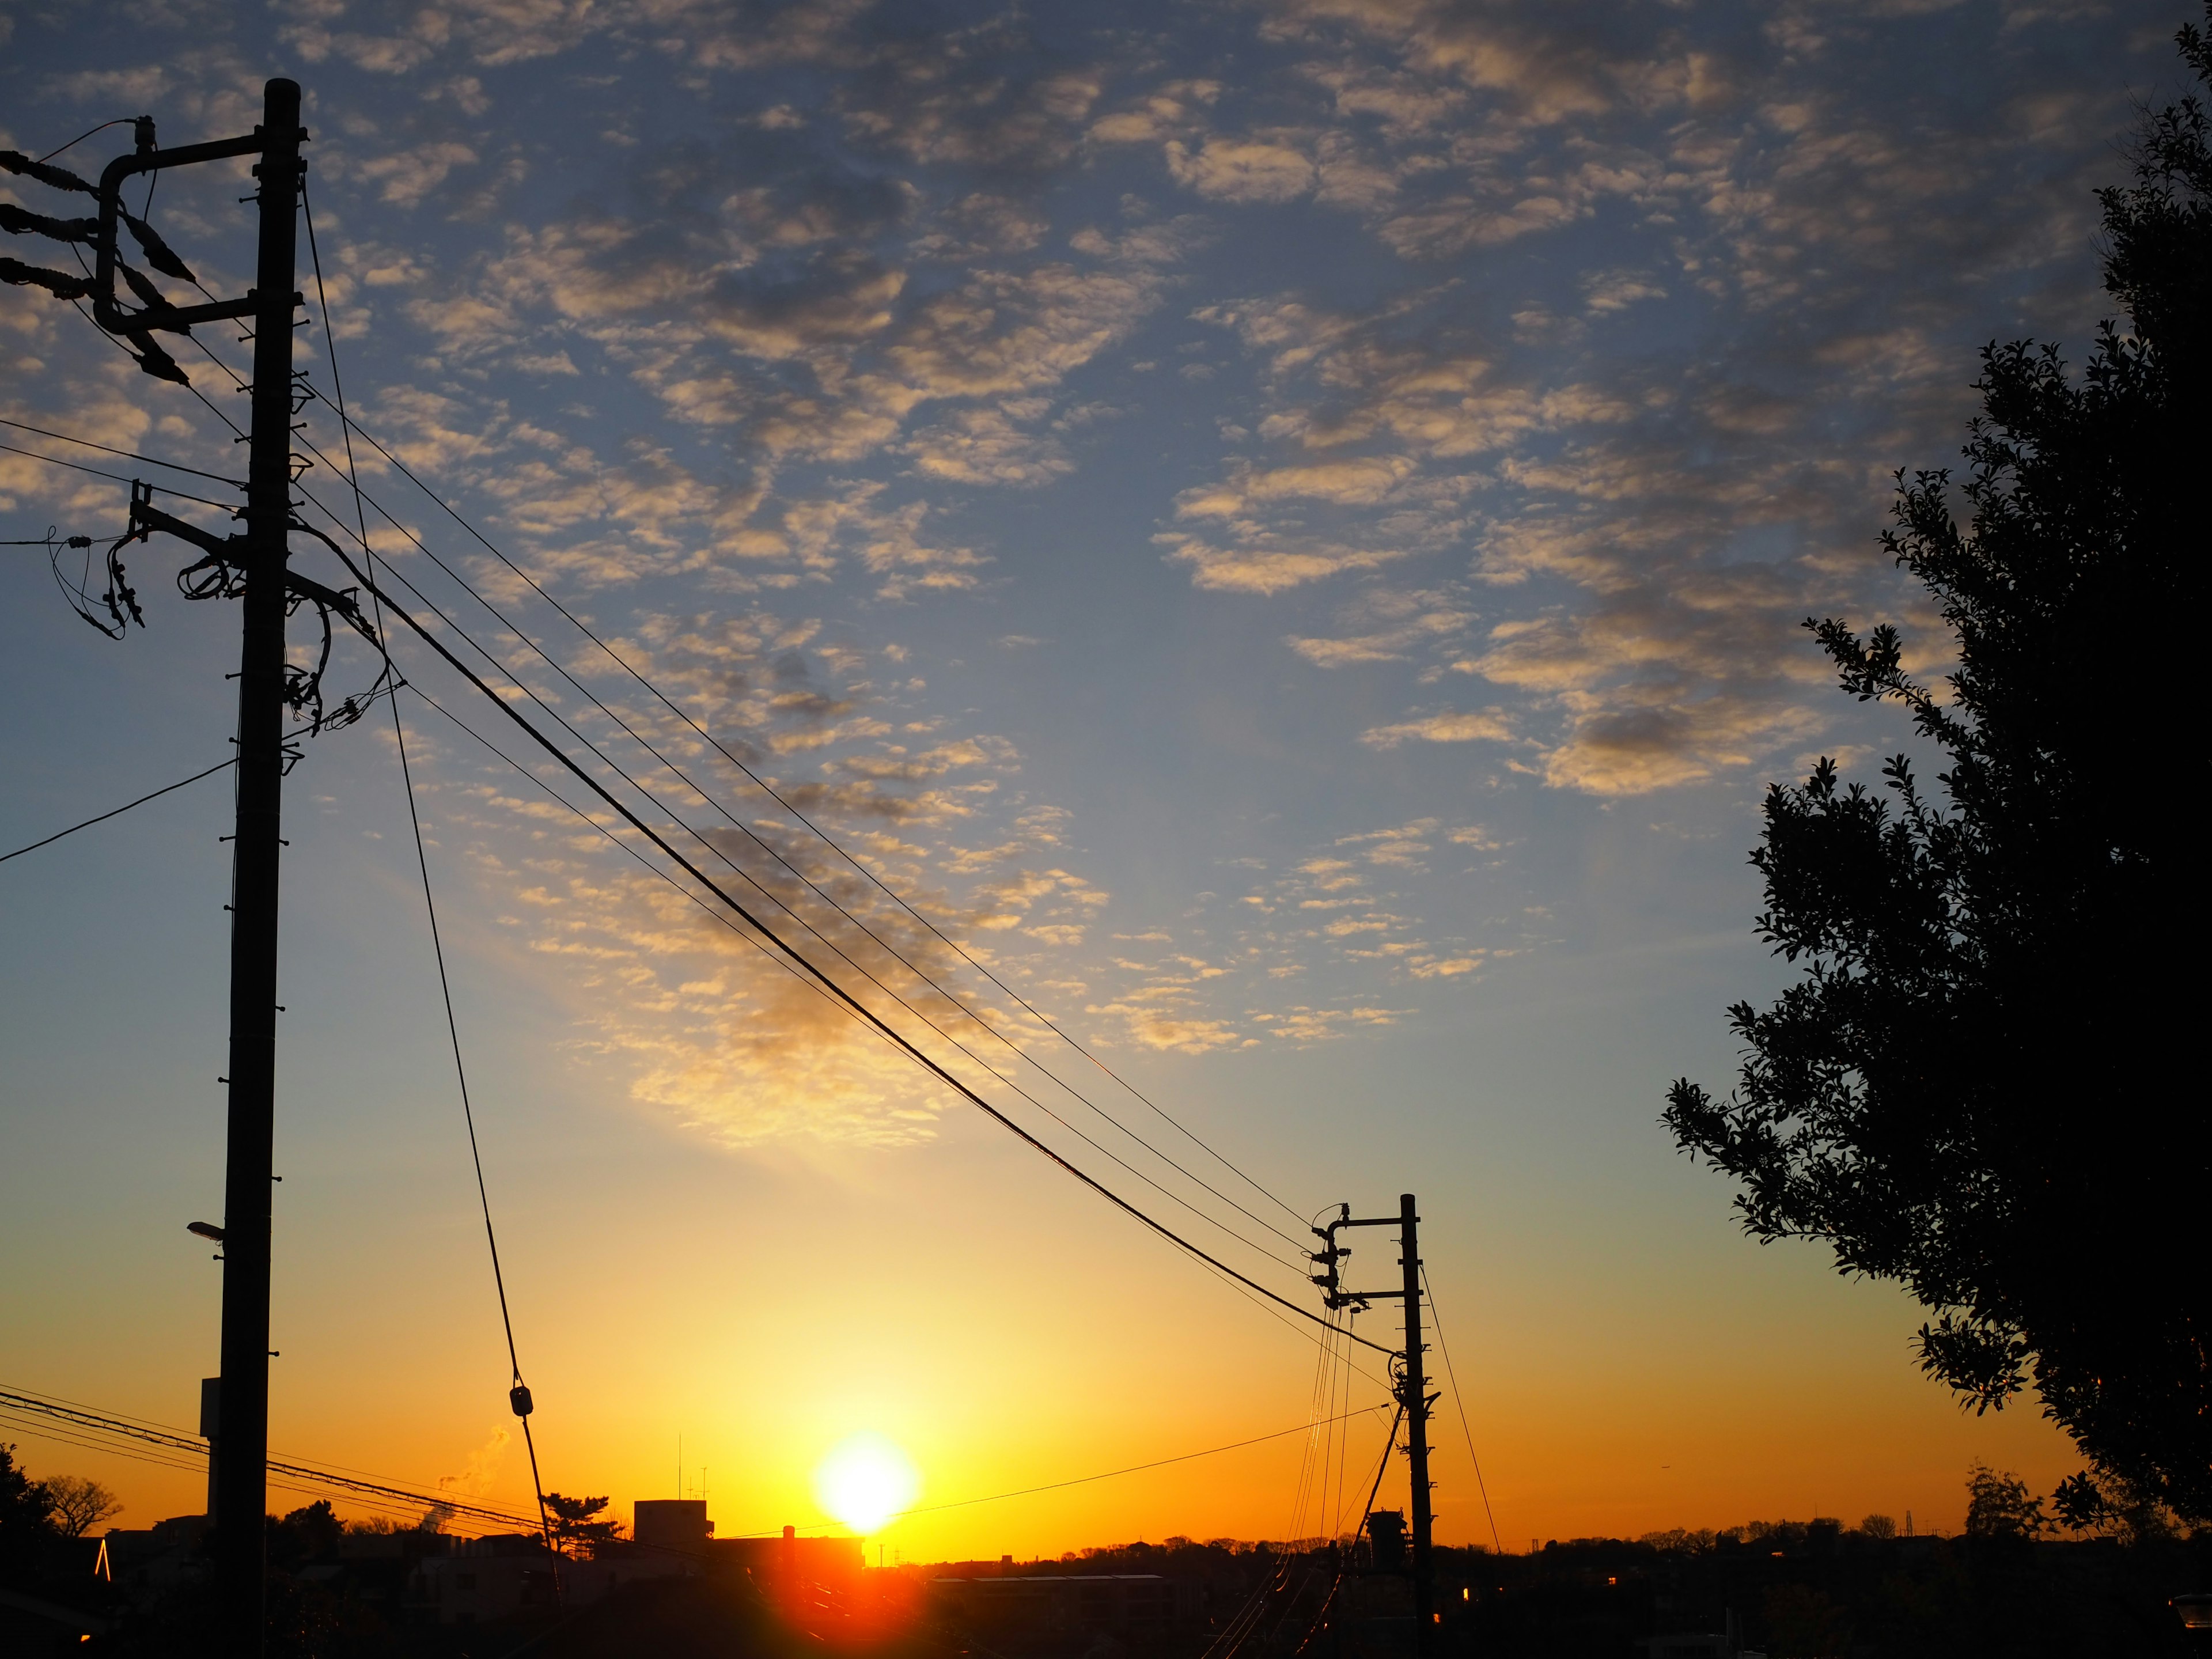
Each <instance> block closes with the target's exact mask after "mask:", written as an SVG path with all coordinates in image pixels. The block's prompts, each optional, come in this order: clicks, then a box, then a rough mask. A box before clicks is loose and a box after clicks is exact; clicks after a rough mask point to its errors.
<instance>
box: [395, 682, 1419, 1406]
mask: <svg viewBox="0 0 2212 1659" xmlns="http://www.w3.org/2000/svg"><path fill="white" fill-rule="evenodd" d="M406 689H407V690H410V691H411V692H413V693H414V694H415V695H416V696H417V697H420V698H421V699H422V701H423V702H424V703H426V704H428V706H429V707H430V708H432V709H434V710H435V711H436V712H437V713H438V714H441V715H443V716H444V717H445V718H446V720H447V721H449V722H450V723H451V724H452V725H453V726H454V727H455V728H456V729H457V730H459V732H461V733H462V734H463V735H464V736H465V737H467V738H470V739H471V741H472V742H474V743H475V744H477V746H478V747H480V748H482V749H483V750H485V752H487V753H488V754H489V755H491V756H492V757H494V758H495V759H497V760H500V761H503V762H504V763H506V764H507V766H508V767H509V768H511V769H513V771H514V772H515V773H517V774H518V775H520V776H521V777H523V778H524V779H526V781H529V782H530V783H532V784H533V785H535V786H536V787H537V788H538V790H540V791H541V792H542V793H544V795H545V796H546V797H547V798H548V799H550V800H552V801H553V802H554V803H555V804H556V805H559V806H561V807H562V808H564V809H565V810H567V811H568V812H570V813H572V814H573V815H574V817H576V819H577V821H578V822H579V823H582V824H583V825H584V826H585V828H586V829H591V830H592V831H594V832H595V833H597V834H598V835H599V836H602V837H604V838H605V840H606V842H608V843H609V844H610V845H611V846H612V847H614V848H617V850H618V851H620V852H622V853H624V854H628V855H629V857H630V858H632V859H635V860H636V861H637V863H638V864H639V865H640V866H642V867H643V868H644V869H645V870H646V871H647V872H648V873H650V874H651V875H653V877H655V878H657V879H659V880H660V881H662V882H665V884H667V885H668V886H669V887H670V889H671V890H673V891H674V892H676V893H677V894H678V895H679V896H682V897H683V898H684V899H685V900H686V901H688V902H690V903H691V904H693V905H696V907H697V908H699V910H700V911H701V912H702V913H703V914H704V915H706V916H708V918H709V919H710V920H712V921H714V923H715V924H716V925H717V926H719V927H724V928H726V929H727V930H728V931H729V932H730V933H732V935H733V936H735V937H736V938H738V939H743V940H744V942H745V943H746V944H747V945H750V946H751V947H752V948H753V949H754V950H756V951H759V952H760V953H761V954H762V955H763V956H764V957H767V958H768V959H769V960H770V961H771V962H774V963H775V964H776V966H777V967H779V968H780V969H782V970H783V971H784V972H785V973H787V974H788V975H791V976H792V977H793V979H794V980H796V981H798V982H799V983H800V984H802V985H805V987H807V989H809V990H810V991H811V992H812V993H813V994H815V995H817V996H818V997H820V998H822V999H823V1000H824V1001H825V1002H827V1003H829V1006H832V1007H834V1008H836V1010H837V1011H838V1012H840V1013H842V1014H843V1015H845V1016H846V1017H847V1018H850V1019H852V1020H854V1023H855V1024H860V1026H861V1028H862V1029H863V1030H867V1031H868V1033H869V1035H871V1036H876V1037H878V1038H881V1037H882V1035H883V1034H882V1033H881V1032H880V1031H878V1030H875V1029H874V1028H873V1027H872V1026H869V1025H868V1024H866V1022H865V1021H863V1020H861V1019H860V1017H859V1016H858V1015H856V1014H854V1012H853V1011H852V1010H851V1009H850V1008H848V1007H846V1006H844V1005H843V1004H842V1003H841V1002H839V1001H838V1000H836V998H834V997H832V996H831V995H830V994H829V992H827V991H825V990H823V988H822V987H821V985H820V984H819V983H817V981H815V980H813V979H811V978H810V977H809V976H808V975H805V974H802V973H800V972H799V969H796V968H794V967H793V966H792V964H791V963H790V962H789V961H788V960H787V958H785V957H781V956H780V955H778V954H777V953H776V952H775V951H771V950H769V947H768V946H767V945H763V943H762V942H761V941H760V940H759V939H756V938H754V937H753V936H752V935H751V934H750V933H747V932H745V930H744V928H743V927H741V926H739V925H738V923H737V922H735V921H732V920H731V919H730V917H729V916H728V915H726V913H725V912H723V911H721V910H719V909H717V908H715V907H714V906H713V905H711V904H709V903H708V902H707V901H706V900H705V899H703V898H702V897H700V896H699V895H698V894H697V893H696V892H694V891H692V890H691V889H690V888H689V887H686V886H685V885H684V884H683V883H682V882H680V881H678V880H677V879H676V878H675V877H674V876H672V875H671V874H669V873H668V872H667V871H665V870H664V869H662V868H661V867H660V866H659V865H657V864H655V863H654V862H653V860H651V859H649V858H647V857H646V855H645V854H642V853H641V852H639V851H638V849H637V848H635V847H634V846H632V845H631V844H630V843H629V842H626V841H624V840H623V838H622V837H621V836H618V835H617V834H616V833H615V832H614V831H613V830H612V829H609V828H608V827H607V826H606V825H605V824H604V823H600V822H599V820H598V819H597V818H595V817H592V815H591V814H590V813H589V812H586V811H584V809H583V808H582V807H580V806H579V805H576V804H575V803H574V801H572V800H570V799H568V797H567V796H565V795H563V794H562V793H561V792H560V791H559V790H557V789H556V788H554V787H552V785H550V783H548V782H546V781H545V780H544V778H541V777H539V776H538V775H537V774H536V773H535V772H532V770H531V769H529V768H528V767H527V766H525V765H524V764H523V763H521V762H520V761H519V760H517V759H515V758H514V757H513V756H512V755H510V754H508V753H507V751H506V750H503V749H501V747H500V746H499V745H498V744H495V743H494V742H493V741H492V740H491V739H490V738H487V737H485V736H484V734H483V732H479V731H477V729H476V728H475V727H474V726H471V725H470V724H469V723H468V722H467V721H466V720H463V719H462V718H461V717H460V716H459V714H455V713H454V712H453V710H452V709H450V708H447V707H446V706H445V705H444V704H443V703H441V702H439V701H438V700H437V699H436V698H435V697H434V696H431V695H430V694H429V693H428V692H427V691H425V690H423V689H422V687H421V686H419V685H416V684H413V683H412V682H410V683H409V684H408V685H407V688H406ZM1200 1265H1202V1266H1205V1267H1206V1271H1207V1272H1209V1273H1214V1274H1215V1276H1216V1277H1217V1278H1218V1279H1220V1280H1221V1282H1222V1283H1223V1284H1224V1285H1227V1286H1228V1287H1229V1288H1230V1289H1231V1290H1232V1291H1235V1292H1236V1293H1237V1295H1239V1296H1241V1297H1243V1298H1244V1299H1245V1300H1246V1301H1248V1302H1249V1303H1250V1304H1252V1305H1253V1306H1254V1307H1255V1308H1257V1309H1259V1310H1260V1311H1261V1313H1264V1314H1266V1315H1267V1316H1268V1317H1269V1318H1270V1319H1273V1320H1276V1321H1278V1322H1280V1323H1282V1324H1284V1325H1285V1326H1287V1327H1289V1328H1291V1330H1293V1331H1296V1332H1297V1334H1298V1337H1299V1339H1300V1340H1303V1341H1309V1342H1312V1343H1314V1344H1315V1345H1316V1346H1319V1345H1320V1344H1322V1342H1324V1341H1326V1340H1328V1339H1327V1338H1326V1337H1323V1336H1316V1335H1315V1334H1313V1333H1312V1332H1311V1331H1310V1330H1308V1329H1307V1328H1305V1327H1304V1326H1303V1325H1300V1324H1298V1323H1297V1322H1296V1321H1294V1320H1291V1319H1286V1318H1285V1317H1284V1316H1283V1314H1282V1313H1281V1311H1280V1310H1279V1308H1278V1307H1277V1305H1276V1304H1275V1299H1274V1298H1273V1297H1269V1298H1268V1299H1267V1300H1266V1301H1262V1300H1261V1298H1260V1297H1258V1296H1255V1295H1254V1294H1253V1293H1252V1291H1249V1290H1248V1289H1246V1288H1245V1286H1246V1285H1247V1283H1248V1281H1246V1280H1244V1279H1240V1278H1238V1277H1237V1275H1236V1274H1235V1273H1231V1272H1229V1271H1228V1270H1226V1269H1221V1270H1218V1271H1217V1270H1216V1269H1215V1268H1214V1267H1212V1265H1211V1264H1210V1263H1203V1262H1202V1263H1201V1264H1200ZM1262 1294H1263V1295H1264V1294H1265V1292H1262ZM1300 1311H1303V1310H1300ZM1369 1346H1373V1345H1371V1344H1370V1345H1369ZM1344 1364H1345V1366H1346V1370H1348V1371H1351V1372H1356V1373H1357V1374H1358V1375H1359V1376H1363V1377H1365V1378H1366V1379H1367V1380H1368V1381H1369V1382H1370V1383H1374V1384H1375V1385H1376V1387H1377V1388H1379V1389H1383V1390H1385V1391H1386V1392H1387V1391H1389V1389H1390V1388H1391V1384H1390V1383H1389V1382H1388V1381H1387V1380H1385V1379H1384V1378H1383V1377H1379V1376H1376V1374H1375V1373H1374V1372H1372V1371H1370V1370H1368V1369H1367V1368H1366V1367H1364V1365H1361V1364H1359V1363H1358V1361H1357V1360H1355V1359H1354V1358H1352V1352H1351V1350H1350V1348H1349V1347H1347V1348H1346V1350H1345V1354H1344Z"/></svg>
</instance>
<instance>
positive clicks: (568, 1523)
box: [545, 1492, 623, 1555]
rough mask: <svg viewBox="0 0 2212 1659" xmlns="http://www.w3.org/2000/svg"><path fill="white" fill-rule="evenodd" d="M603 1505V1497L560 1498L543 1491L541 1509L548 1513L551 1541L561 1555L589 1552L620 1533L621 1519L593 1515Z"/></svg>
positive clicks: (602, 1507) (555, 1493) (609, 1542)
mask: <svg viewBox="0 0 2212 1659" xmlns="http://www.w3.org/2000/svg"><path fill="white" fill-rule="evenodd" d="M606 1506H607V1500H606V1499H605V1498H564V1497H562V1495H561V1494H560V1493H559V1492H547V1493H546V1494H545V1509H546V1511H547V1513H548V1514H549V1515H550V1516H551V1517H552V1529H553V1541H554V1543H555V1544H556V1546H557V1547H559V1549H560V1551H561V1553H562V1554H563V1555H572V1554H575V1553H578V1552H582V1553H586V1554H589V1553H592V1552H593V1551H595V1550H597V1549H598V1548H599V1546H600V1545H602V1544H611V1543H612V1542H613V1541H615V1540H616V1539H617V1538H619V1537H621V1536H622V1531H623V1528H622V1522H619V1521H600V1520H596V1519H594V1518H593V1517H595V1516H597V1515H598V1514H599V1511H600V1510H603V1509H605V1508H606Z"/></svg>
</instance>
